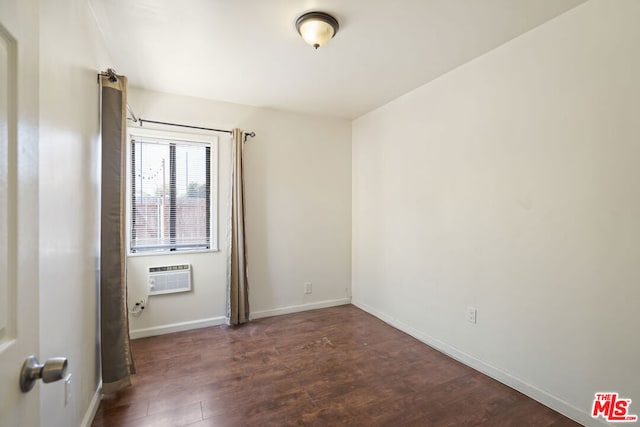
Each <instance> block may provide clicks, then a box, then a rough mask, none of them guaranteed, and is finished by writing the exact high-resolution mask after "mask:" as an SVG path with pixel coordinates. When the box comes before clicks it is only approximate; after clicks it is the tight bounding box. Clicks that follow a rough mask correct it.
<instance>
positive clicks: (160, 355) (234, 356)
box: [93, 305, 578, 427]
mask: <svg viewBox="0 0 640 427" xmlns="http://www.w3.org/2000/svg"><path fill="white" fill-rule="evenodd" d="M133 349H134V354H135V359H136V364H137V369H138V374H137V375H135V376H134V385H133V387H130V388H128V389H126V390H124V391H121V392H119V393H117V394H114V395H111V396H105V397H103V399H102V402H101V404H100V408H99V409H98V412H97V414H96V417H95V419H94V422H93V426H95V427H102V426H117V427H120V426H136V427H137V426H185V425H189V426H287V425H317V426H333V425H349V426H458V425H469V426H472V425H486V426H554V427H557V426H574V425H578V424H576V423H574V422H573V421H571V420H569V419H568V418H566V417H564V416H562V415H560V414H558V413H557V412H554V411H553V410H551V409H549V408H547V407H545V406H543V405H541V404H539V403H538V402H536V401H534V400H532V399H529V398H528V397H526V396H524V395H523V394H521V393H519V392H517V391H515V390H513V389H511V388H509V387H507V386H505V385H503V384H501V383H499V382H497V381H495V380H493V379H491V378H489V377H487V376H485V375H483V374H480V373H479V372H477V371H475V370H473V369H471V368H469V367H467V366H465V365H463V364H461V363H458V362H456V361H455V360H453V359H451V358H449V357H447V356H445V355H443V354H442V353H439V352H437V351H435V350H433V349H432V348H430V347H428V346H426V345H424V344H422V343H421V342H419V341H417V340H415V339H414V338H412V337H410V336H408V335H406V334H404V333H402V332H400V331H398V330H396V329H394V328H392V327H390V326H388V325H386V324H385V323H383V322H381V321H380V320H378V319H376V318H375V317H373V316H370V315H369V314H367V313H365V312H363V311H361V310H359V309H358V308H356V307H354V306H352V305H347V306H341V307H333V308H327V309H321V310H314V311H308V312H303V313H297V314H290V315H285V316H279V317H272V318H267V319H260V320H256V321H253V322H251V323H250V324H247V325H244V326H242V327H238V328H229V327H225V326H218V327H211V328H205V329H197V330H193V331H187V332H179V333H175V334H169V335H163V336H158V337H151V338H144V339H139V340H135V341H134V342H133Z"/></svg>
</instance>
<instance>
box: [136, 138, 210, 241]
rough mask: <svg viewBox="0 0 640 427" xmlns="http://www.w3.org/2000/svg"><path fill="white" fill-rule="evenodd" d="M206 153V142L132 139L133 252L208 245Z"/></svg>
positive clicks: (208, 188) (208, 205) (208, 167)
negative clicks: (189, 142) (192, 142)
mask: <svg viewBox="0 0 640 427" xmlns="http://www.w3.org/2000/svg"><path fill="white" fill-rule="evenodd" d="M210 153H211V148H210V146H208V145H205V144H187V143H181V142H180V141H171V142H164V141H150V140H146V139H144V140H135V141H132V143H131V176H130V181H131V182H130V188H131V231H130V232H131V244H130V246H131V251H132V252H141V251H168V250H180V249H197V248H209V247H210V241H211V237H210V236H211V232H210V231H211V230H210V229H211V227H210V223H211V197H210V195H211V191H210V190H211V176H210V175H211V174H210ZM172 160H174V161H172ZM172 212H173V213H174V216H172Z"/></svg>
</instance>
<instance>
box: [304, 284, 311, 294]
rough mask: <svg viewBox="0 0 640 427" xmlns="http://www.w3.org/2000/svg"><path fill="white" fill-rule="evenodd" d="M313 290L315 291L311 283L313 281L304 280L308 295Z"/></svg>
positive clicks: (305, 291)
mask: <svg viewBox="0 0 640 427" xmlns="http://www.w3.org/2000/svg"><path fill="white" fill-rule="evenodd" d="M312 292H313V285H312V284H311V282H304V293H305V294H307V295H308V294H310V293H312Z"/></svg>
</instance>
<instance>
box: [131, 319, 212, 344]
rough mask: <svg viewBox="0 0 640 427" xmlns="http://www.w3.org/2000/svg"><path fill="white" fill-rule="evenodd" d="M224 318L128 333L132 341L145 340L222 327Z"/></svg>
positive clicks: (134, 330)
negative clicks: (211, 327)
mask: <svg viewBox="0 0 640 427" xmlns="http://www.w3.org/2000/svg"><path fill="white" fill-rule="evenodd" d="M224 323H225V319H224V317H222V316H220V317H211V318H209V319H199V320H191V321H189V322H181V323H171V324H169V325H161V326H153V327H151V328H142V329H133V330H131V331H130V332H129V336H130V337H131V339H132V340H134V339H136V338H146V337H152V336H155V335H164V334H170V333H172V332H181V331H188V330H190V329H198V328H208V327H209V326H218V325H224Z"/></svg>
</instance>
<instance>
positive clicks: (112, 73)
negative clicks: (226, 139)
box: [98, 68, 256, 141]
mask: <svg viewBox="0 0 640 427" xmlns="http://www.w3.org/2000/svg"><path fill="white" fill-rule="evenodd" d="M100 76H104V77H107V78H109V81H111V82H114V83H115V82H117V81H118V76H117V75H116V71H115V70H114V69H113V68H107V71H103V72H101V73H98V83H99V82H100ZM127 111H129V114H130V115H131V117H130V118H129V117H127V120H131V121H132V122H134V123H140V126H142V125H143V124H144V123H145V122H146V123H154V124H156V125H165V126H176V127H181V128H189V129H199V130H208V131H211V132H222V133H228V134H231V133H233V131H230V130H227V129H214V128H205V127H201V126H191V125H181V124H178V123H169V122H158V121H155V120H144V119H143V118H142V117H136V115H135V114H134V112H133V110H132V109H131V107H130V106H129V103H127ZM255 136H256V133H255V132H245V134H244V139H245V141H246V139H247V138H248V137H251V138H254V137H255Z"/></svg>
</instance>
